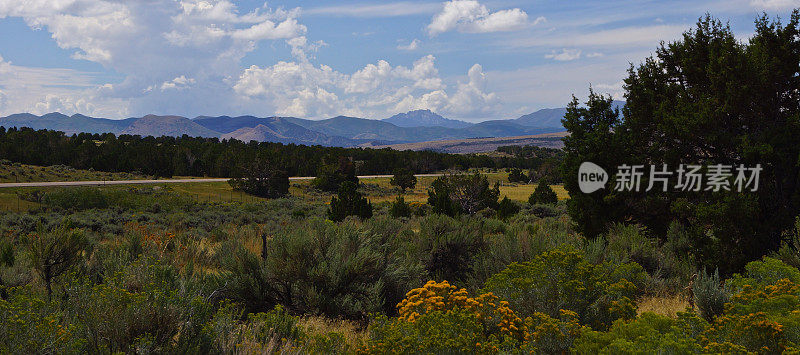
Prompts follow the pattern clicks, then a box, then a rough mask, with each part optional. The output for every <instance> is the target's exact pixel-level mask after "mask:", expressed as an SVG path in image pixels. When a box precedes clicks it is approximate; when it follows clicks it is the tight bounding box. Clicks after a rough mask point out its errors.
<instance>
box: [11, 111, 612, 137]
mask: <svg viewBox="0 0 800 355" xmlns="http://www.w3.org/2000/svg"><path fill="white" fill-rule="evenodd" d="M614 103H615V105H617V106H621V105H624V102H621V101H615V102H614ZM565 112H566V109H565V108H552V109H542V110H538V111H536V112H533V113H530V114H527V115H524V116H521V117H519V118H516V119H506V120H488V121H484V122H480V123H468V122H464V121H459V120H453V119H447V118H445V117H442V116H441V115H439V114H436V113H435V112H432V111H430V110H416V111H409V112H406V113H402V114H397V115H394V116H392V117H389V118H387V119H384V120H373V119H366V118H359V117H348V116H337V117H333V118H328V119H322V120H310V119H303V118H296V117H256V116H216V117H211V116H199V117H196V118H194V119H189V118H186V117H182V116H156V115H147V116H144V117H141V118H136V117H133V118H127V119H124V120H111V119H106V118H95V117H89V116H84V115H72V116H67V115H63V114H61V113H57V112H54V113H49V114H46V115H42V116H36V115H33V114H29V113H21V114H14V115H10V116H7V117H0V126H3V127H31V128H34V129H50V130H57V131H62V132H65V133H66V134H74V133H79V132H88V133H114V134H132V135H141V136H148V135H152V136H162V135H166V136H181V135H184V134H185V135H189V136H195V137H216V138H223V139H230V138H234V139H238V140H242V141H250V140H257V141H269V142H279V143H287V144H288V143H293V144H304V145H323V146H340V147H353V146H358V145H376V146H380V145H390V144H402V143H414V142H429V141H442V140H444V141H446V140H463V139H474V138H489V137H517V136H530V135H538V134H544V133H555V132H560V131H563V130H564V129H563V127H562V126H561V119H562V117H563V116H564V113H565Z"/></svg>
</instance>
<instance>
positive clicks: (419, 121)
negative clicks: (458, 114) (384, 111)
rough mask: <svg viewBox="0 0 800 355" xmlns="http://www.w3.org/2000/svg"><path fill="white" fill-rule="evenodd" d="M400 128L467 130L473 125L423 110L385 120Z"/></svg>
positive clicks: (399, 114)
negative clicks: (466, 128)
mask: <svg viewBox="0 0 800 355" xmlns="http://www.w3.org/2000/svg"><path fill="white" fill-rule="evenodd" d="M383 121H384V122H388V123H391V124H393V125H395V126H398V127H446V128H465V127H469V126H472V124H471V123H468V122H464V121H459V120H451V119H447V118H444V117H442V116H441V115H439V114H437V113H435V112H433V111H431V110H430V109H421V110H414V111H408V112H406V113H398V114H396V115H394V116H392V117H389V118H387V119H384V120H383Z"/></svg>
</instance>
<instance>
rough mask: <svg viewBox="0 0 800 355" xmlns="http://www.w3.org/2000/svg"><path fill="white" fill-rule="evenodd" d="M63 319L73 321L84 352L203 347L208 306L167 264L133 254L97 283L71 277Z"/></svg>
mask: <svg viewBox="0 0 800 355" xmlns="http://www.w3.org/2000/svg"><path fill="white" fill-rule="evenodd" d="M65 294H66V296H65V297H64V301H63V303H64V305H63V307H65V309H66V314H65V322H67V323H72V324H77V325H78V326H79V328H80V331H81V333H82V334H83V336H84V337H85V339H86V341H87V347H88V352H91V353H113V352H139V353H141V352H157V353H196V352H207V351H208V347H209V346H210V340H209V339H208V338H207V337H206V336H204V333H203V328H204V325H205V323H206V322H207V321H209V320H210V319H211V317H212V316H213V310H212V308H211V305H210V304H208V303H206V302H205V300H204V299H203V298H202V297H200V295H199V293H198V291H197V290H195V289H194V288H193V287H191V285H188V284H186V283H184V282H183V281H182V280H180V279H179V278H178V275H177V273H176V272H175V270H174V269H173V268H172V267H171V266H167V265H163V264H160V263H158V262H156V261H153V260H149V259H139V260H137V261H136V262H134V263H132V264H130V265H129V266H127V267H125V268H124V269H123V270H122V271H121V272H119V273H116V274H115V275H108V276H107V277H106V278H105V280H104V282H103V283H101V284H93V283H92V282H90V281H89V280H86V279H82V278H73V281H72V282H70V283H69V284H68V285H67V286H66V287H65Z"/></svg>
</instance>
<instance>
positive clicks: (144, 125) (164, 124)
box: [119, 115, 219, 137]
mask: <svg viewBox="0 0 800 355" xmlns="http://www.w3.org/2000/svg"><path fill="white" fill-rule="evenodd" d="M119 134H130V135H140V136H154V137H157V136H173V137H179V136H182V135H184V134H185V135H188V136H191V137H219V132H216V131H212V130H210V129H208V128H205V127H203V126H201V125H199V124H197V123H196V122H194V121H192V120H190V119H188V118H186V117H180V116H156V115H147V116H144V117H142V118H139V119H137V120H135V121H133V122H132V123H131V124H130V125H129V126H128V127H126V128H125V129H123V130H122V131H120V132H119Z"/></svg>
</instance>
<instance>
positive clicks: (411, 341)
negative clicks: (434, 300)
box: [361, 309, 497, 354]
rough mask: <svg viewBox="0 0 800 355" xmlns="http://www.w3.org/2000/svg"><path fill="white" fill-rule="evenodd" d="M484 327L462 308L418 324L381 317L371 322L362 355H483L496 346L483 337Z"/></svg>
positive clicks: (434, 314) (435, 314)
mask: <svg viewBox="0 0 800 355" xmlns="http://www.w3.org/2000/svg"><path fill="white" fill-rule="evenodd" d="M481 333H482V329H481V324H480V322H479V321H478V319H477V316H476V315H475V314H474V313H471V312H467V311H464V310H461V309H454V310H450V311H446V312H443V311H435V312H430V313H427V314H425V315H423V316H421V317H419V318H418V319H417V320H416V321H415V322H407V321H404V320H402V319H399V318H392V319H389V318H387V317H386V316H384V315H378V316H377V317H376V318H375V319H373V320H372V321H371V322H370V328H369V340H368V343H367V345H366V347H365V348H364V349H361V352H363V353H365V354H390V353H422V354H448V353H466V354H470V353H473V354H474V353H483V352H487V350H492V349H494V350H495V351H494V352H496V351H497V350H496V349H497V345H496V344H493V343H489V342H488V341H487V340H486V339H485V338H484V337H483V336H482V334H481Z"/></svg>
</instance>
